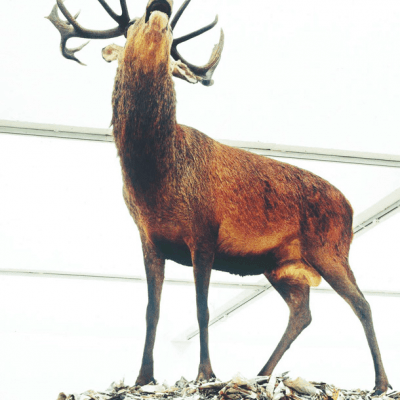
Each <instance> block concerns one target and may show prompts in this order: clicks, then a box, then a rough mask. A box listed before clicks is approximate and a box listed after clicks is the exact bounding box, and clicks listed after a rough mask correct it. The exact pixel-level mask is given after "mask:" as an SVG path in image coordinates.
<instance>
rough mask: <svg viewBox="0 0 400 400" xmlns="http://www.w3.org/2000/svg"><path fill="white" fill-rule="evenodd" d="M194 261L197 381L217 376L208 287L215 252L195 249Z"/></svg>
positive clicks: (193, 253)
mask: <svg viewBox="0 0 400 400" xmlns="http://www.w3.org/2000/svg"><path fill="white" fill-rule="evenodd" d="M192 261H193V273H194V280H195V286H196V304H197V321H198V323H199V331H200V364H199V372H198V375H197V378H196V381H204V380H206V381H209V380H210V379H211V378H215V375H214V372H213V370H212V367H211V361H210V354H209V349H208V321H209V318H210V315H209V311H208V288H209V284H210V277H211V269H212V265H213V261H214V254H211V253H202V252H199V251H193V252H192Z"/></svg>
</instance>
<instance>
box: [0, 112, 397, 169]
mask: <svg viewBox="0 0 400 400" xmlns="http://www.w3.org/2000/svg"><path fill="white" fill-rule="evenodd" d="M0 133H7V134H14V135H31V136H44V137H53V138H62V139H78V140H93V141H97V142H112V141H113V136H112V130H111V129H95V128H82V127H74V126H64V125H53V124H38V123H33V122H19V121H6V120H0ZM219 142H221V143H223V144H227V145H230V146H233V147H237V148H241V149H244V150H247V151H250V152H253V153H256V154H260V155H263V156H270V157H282V158H295V159H305V160H316V161H328V162H339V163H346V164H364V165H374V166H380V167H392V168H400V155H395V154H379V153H366V152H361V151H347V150H333V149H323V148H316V147H302V146H286V145H281V144H274V143H262V142H246V141H238V140H219Z"/></svg>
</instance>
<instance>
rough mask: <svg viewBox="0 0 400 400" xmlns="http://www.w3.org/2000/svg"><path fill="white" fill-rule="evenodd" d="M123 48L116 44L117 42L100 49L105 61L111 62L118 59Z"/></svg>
mask: <svg viewBox="0 0 400 400" xmlns="http://www.w3.org/2000/svg"><path fill="white" fill-rule="evenodd" d="M123 50H124V48H123V47H121V46H118V45H117V44H110V45H108V46H106V47H104V49H103V50H102V51H101V54H102V56H103V58H104V59H105V60H106V61H107V62H111V61H114V60H118V59H119V57H120V56H121V55H122V51H123Z"/></svg>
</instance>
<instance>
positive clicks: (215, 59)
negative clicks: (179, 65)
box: [171, 0, 224, 86]
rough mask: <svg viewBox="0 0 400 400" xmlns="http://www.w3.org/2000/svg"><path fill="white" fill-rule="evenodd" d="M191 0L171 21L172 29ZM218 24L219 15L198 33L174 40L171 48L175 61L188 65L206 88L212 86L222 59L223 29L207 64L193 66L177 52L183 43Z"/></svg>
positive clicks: (188, 0) (186, 0)
mask: <svg viewBox="0 0 400 400" xmlns="http://www.w3.org/2000/svg"><path fill="white" fill-rule="evenodd" d="M190 1H191V0H185V2H184V3H183V4H182V5H181V7H180V8H179V10H178V11H177V12H176V14H175V16H174V18H173V20H172V21H171V28H172V29H174V28H175V25H176V24H177V22H178V21H179V18H180V17H181V15H182V14H183V12H184V11H185V9H186V7H187V6H188V4H189V3H190ZM217 23H218V15H217V16H216V17H215V20H214V21H213V22H212V23H211V24H209V25H207V26H205V27H204V28H201V29H198V30H197V31H194V32H192V33H189V34H187V35H184V36H181V37H180V38H177V39H174V41H173V42H172V47H171V56H172V57H173V59H174V60H175V61H178V60H180V61H182V62H183V63H185V64H186V65H187V67H188V68H189V69H190V70H191V71H192V72H193V73H194V74H195V75H197V76H198V77H199V78H201V83H202V84H203V85H205V86H211V85H212V84H213V83H214V81H213V80H212V79H211V77H212V74H213V73H214V71H215V68H217V65H218V63H219V61H220V59H221V54H222V50H223V48H224V32H223V30H222V29H221V35H220V38H219V43H218V44H217V45H215V46H214V48H213V51H212V53H211V57H210V60H209V61H208V63H207V64H205V65H203V66H201V67H198V66H196V65H194V64H191V63H189V62H187V61H186V60H185V59H184V58H183V57H182V56H181V55H180V54H179V52H178V50H177V46H178V45H179V44H181V43H183V42H186V41H188V40H190V39H193V38H195V37H196V36H199V35H201V34H202V33H204V32H207V31H209V30H210V29H212V28H214V26H215V25H216V24H217Z"/></svg>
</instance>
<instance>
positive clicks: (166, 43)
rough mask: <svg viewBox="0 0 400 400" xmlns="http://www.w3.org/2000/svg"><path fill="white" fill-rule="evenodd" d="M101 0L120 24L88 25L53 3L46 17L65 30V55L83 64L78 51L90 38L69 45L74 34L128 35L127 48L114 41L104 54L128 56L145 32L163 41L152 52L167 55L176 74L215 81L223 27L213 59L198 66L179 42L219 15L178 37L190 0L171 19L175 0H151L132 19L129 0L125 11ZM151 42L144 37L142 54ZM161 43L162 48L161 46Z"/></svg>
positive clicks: (113, 57) (123, 2) (92, 36)
mask: <svg viewBox="0 0 400 400" xmlns="http://www.w3.org/2000/svg"><path fill="white" fill-rule="evenodd" d="M98 1H99V3H100V4H101V5H102V6H103V8H104V9H105V11H106V12H107V13H108V14H109V15H110V17H111V18H113V19H114V21H116V22H117V23H118V26H117V27H115V28H113V29H108V30H103V31H99V30H89V29H86V28H84V27H82V26H81V25H80V24H79V23H78V22H77V18H78V15H79V13H78V14H76V15H75V16H72V14H71V13H70V12H69V11H68V10H67V8H66V7H65V5H64V1H63V0H57V4H56V5H55V6H54V7H53V9H52V11H51V13H50V15H49V16H48V17H46V18H48V19H49V20H50V21H51V22H52V23H53V25H54V26H55V27H56V28H57V29H58V31H59V32H60V34H61V44H60V47H61V53H62V55H63V56H64V57H65V58H67V59H70V60H74V61H76V62H78V63H80V64H82V63H81V62H80V61H79V60H78V59H77V58H76V57H75V53H76V52H78V51H79V50H81V49H82V48H83V47H84V46H86V45H87V43H88V42H87V43H84V44H83V45H81V46H79V47H77V48H73V49H71V48H67V47H66V43H67V41H68V39H70V38H71V37H79V38H86V39H109V38H114V37H118V36H122V35H124V36H125V37H126V38H127V42H126V44H125V48H124V47H121V46H118V45H115V44H112V45H109V46H106V47H105V48H104V49H103V52H102V54H103V58H104V59H105V60H106V61H108V62H111V61H113V60H121V59H122V58H123V57H124V56H125V53H127V51H128V50H127V49H129V43H130V42H133V38H135V46H138V43H141V40H137V39H138V37H139V38H141V37H142V36H143V37H145V36H146V35H151V36H152V40H153V41H156V42H157V43H158V45H159V46H158V50H157V54H156V53H153V54H152V56H156V57H167V59H168V60H169V66H170V70H171V73H172V74H173V75H174V76H176V77H178V78H181V79H184V80H186V81H187V82H190V83H197V82H201V83H202V84H203V85H205V86H211V85H212V84H213V80H212V79H211V78H212V74H213V72H214V71H215V69H216V67H217V65H218V63H219V61H220V59H221V53H222V49H223V46H224V34H223V31H222V29H221V35H220V40H219V43H218V44H217V45H215V46H214V49H213V51H212V54H211V57H210V60H209V61H208V63H207V64H205V65H203V66H196V65H194V64H191V63H189V62H188V61H186V60H185V59H184V58H183V57H182V56H181V55H180V53H179V52H178V50H177V46H178V45H179V44H181V43H183V42H186V41H188V40H190V39H192V38H194V37H196V36H199V35H201V34H202V33H204V32H207V31H208V30H210V29H211V28H213V27H214V26H215V25H216V24H217V22H218V16H217V17H216V18H215V20H214V21H213V22H212V23H211V24H209V25H207V26H205V27H204V28H201V29H198V30H196V31H194V32H192V33H189V34H187V35H184V36H182V37H180V38H176V39H174V38H173V30H174V28H175V26H176V24H177V22H178V20H179V18H180V17H181V15H182V13H183V12H184V11H185V9H186V7H187V6H188V4H189V3H190V0H185V1H184V3H183V4H182V6H181V7H180V8H179V10H178V11H177V13H176V14H175V16H174V18H173V19H172V21H171V22H170V17H171V14H172V5H173V0H149V2H148V4H147V7H146V12H145V13H144V15H143V16H142V17H141V18H134V19H130V17H129V13H128V9H127V6H126V0H120V4H121V10H122V13H121V15H118V14H116V13H115V12H114V11H113V10H112V9H111V8H110V6H109V5H108V4H107V3H106V2H105V0H98ZM58 9H59V10H60V11H61V12H62V14H63V15H64V17H65V18H66V19H67V21H63V20H61V19H60V17H59V15H58ZM138 35H139V36H138ZM148 43H149V42H145V41H143V43H142V49H140V50H142V51H141V54H142V55H143V56H145V55H146V54H147V56H149V57H150V54H149V52H150V53H151V48H149V47H151V46H149V45H148ZM160 46H161V49H162V50H160ZM131 47H132V46H131ZM170 57H172V59H170ZM83 65H84V64H83Z"/></svg>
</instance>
